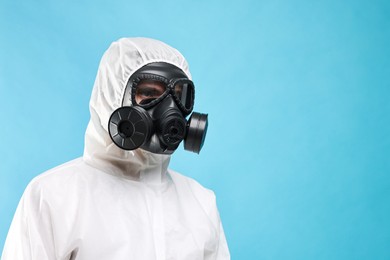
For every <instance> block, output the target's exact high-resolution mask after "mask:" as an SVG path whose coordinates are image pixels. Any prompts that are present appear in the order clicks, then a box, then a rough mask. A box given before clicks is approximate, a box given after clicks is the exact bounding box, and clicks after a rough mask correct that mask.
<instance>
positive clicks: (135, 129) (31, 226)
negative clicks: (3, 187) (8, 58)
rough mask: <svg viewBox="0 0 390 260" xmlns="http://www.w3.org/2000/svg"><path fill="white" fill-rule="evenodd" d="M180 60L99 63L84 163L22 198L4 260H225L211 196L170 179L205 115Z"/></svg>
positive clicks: (125, 58)
mask: <svg viewBox="0 0 390 260" xmlns="http://www.w3.org/2000/svg"><path fill="white" fill-rule="evenodd" d="M193 101H194V85H193V83H192V81H191V76H190V72H189V70H188V65H187V62H186V60H185V59H184V57H183V56H182V55H181V54H180V53H179V52H178V51H177V50H176V49H174V48H172V47H170V46H168V45H166V44H164V43H162V42H160V41H157V40H153V39H146V38H123V39H120V40H119V41H117V42H114V43H113V44H111V46H110V47H109V49H108V50H107V51H106V53H105V54H104V56H103V58H102V60H101V63H100V66H99V70H98V73H97V77H96V81H95V85H94V88H93V92H92V96H91V101H90V112H91V120H90V122H89V124H88V127H87V131H86V135H85V150H84V155H83V157H82V158H78V159H75V160H73V161H70V162H68V163H65V164H63V165H61V166H58V167H56V168H54V169H51V170H49V171H48V172H46V173H44V174H42V175H40V176H38V177H36V178H35V179H34V180H32V181H31V183H30V184H29V185H28V187H27V188H26V190H25V192H24V194H23V196H22V198H21V201H20V203H19V206H18V208H17V210H16V213H15V217H14V220H13V222H12V224H11V227H10V230H9V234H8V237H7V240H6V243H5V247H4V251H3V255H2V260H19V259H20V260H21V259H24V260H32V259H34V260H38V259H39V260H49V259H50V260H51V259H56V260H57V259H58V260H65V259H66V260H68V259H77V260H91V259H103V260H105V259H107V260H121V259H140V260H147V259H230V255H229V251H228V247H227V243H226V239H225V235H224V232H223V229H222V224H221V221H220V218H219V214H218V210H217V207H216V202H215V196H214V193H213V192H212V191H210V190H207V189H205V188H203V187H202V186H201V185H200V184H198V183H197V182H196V181H194V180H192V179H190V178H188V177H185V176H183V175H181V174H179V173H176V172H174V171H171V170H168V169H167V168H168V164H169V159H170V154H172V153H173V152H174V151H175V149H176V148H177V147H178V145H179V143H180V142H181V141H182V140H184V147H185V149H186V150H189V151H193V152H199V151H200V149H201V148H202V145H203V141H204V138H205V135H206V130H207V115H205V114H200V113H196V112H194V113H192V115H191V117H190V118H189V119H186V117H187V116H188V115H189V114H190V113H191V112H192V108H193Z"/></svg>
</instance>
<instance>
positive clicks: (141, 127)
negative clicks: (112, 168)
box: [108, 106, 152, 150]
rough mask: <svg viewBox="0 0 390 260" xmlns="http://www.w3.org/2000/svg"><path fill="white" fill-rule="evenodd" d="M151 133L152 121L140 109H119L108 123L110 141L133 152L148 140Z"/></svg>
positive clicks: (135, 107) (136, 107)
mask: <svg viewBox="0 0 390 260" xmlns="http://www.w3.org/2000/svg"><path fill="white" fill-rule="evenodd" d="M151 131H152V119H151V118H150V116H149V114H148V113H147V112H146V111H145V110H144V109H143V108H141V107H138V106H134V107H120V108H118V109H117V110H115V111H114V112H113V113H112V114H111V117H110V120H109V123H108V132H109V134H110V137H111V139H112V141H113V142H114V143H115V144H116V145H117V146H119V147H120V148H122V149H125V150H134V149H137V148H138V147H140V146H141V145H142V144H144V143H145V141H146V140H147V139H148V137H149V136H150V134H151Z"/></svg>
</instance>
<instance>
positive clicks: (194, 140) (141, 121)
mask: <svg viewBox="0 0 390 260" xmlns="http://www.w3.org/2000/svg"><path fill="white" fill-rule="evenodd" d="M194 97H195V88H194V84H193V82H192V81H191V80H189V79H188V78H187V76H186V75H185V73H184V72H183V71H182V70H180V69H179V68H178V67H176V66H174V65H171V64H168V63H163V62H157V63H150V64H148V65H146V66H144V67H142V68H141V69H139V70H138V71H136V72H135V73H134V74H133V75H132V76H131V77H130V79H129V81H128V83H127V86H126V90H125V96H124V99H123V102H122V107H120V108H118V109H117V110H115V111H114V112H113V113H112V115H111V117H110V120H109V126H108V130H109V134H110V137H111V139H112V140H113V142H114V143H115V144H116V145H117V146H119V147H120V148H122V149H125V150H134V149H137V148H142V149H144V150H147V151H150V152H153V153H159V154H172V153H173V152H174V151H175V150H176V149H177V147H178V146H179V144H180V143H181V141H183V140H184V149H185V150H187V151H192V152H196V153H199V152H200V150H201V148H202V146H203V143H204V140H205V137H206V133H207V125H208V120H207V114H200V113H196V112H194V113H192V115H191V116H190V118H189V120H188V121H187V120H186V116H188V115H189V114H190V113H191V112H192V109H193V105H194Z"/></svg>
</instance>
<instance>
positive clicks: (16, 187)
mask: <svg viewBox="0 0 390 260" xmlns="http://www.w3.org/2000/svg"><path fill="white" fill-rule="evenodd" d="M389 3H390V2H388V1H356V0H354V1H352V0H349V1H340V0H337V1H336V0H333V1H332V0H331V1H303V0H301V1H287V0H279V1H249V0H241V1H220V0H219V1H206V0H202V1H192V2H190V1H162V0H161V1H157V0H154V1H153V0H149V1H141V0H140V1H125V0H122V1H121V0H113V1H86V0H85V1H50V0H40V1H39V0H37V1H20V0H1V1H0V115H1V117H0V119H1V127H0V138H1V146H0V158H1V159H0V160H1V163H0V173H1V174H0V250H1V248H2V246H3V244H4V240H5V237H6V234H7V231H8V227H9V225H10V222H11V220H12V216H13V214H14V211H15V208H16V206H17V203H18V201H19V199H20V196H21V195H22V192H23V190H24V188H25V186H26V185H27V183H28V182H29V181H30V180H31V179H32V178H33V177H34V176H36V175H38V174H40V173H41V172H43V171H45V170H47V169H50V168H51V167H54V166H56V165H58V164H61V163H63V162H66V161H68V160H70V159H73V158H75V157H78V156H81V155H82V153H83V145H84V144H83V142H84V131H85V128H86V125H87V122H88V120H89V111H88V102H89V96H90V93H91V88H92V86H93V82H94V78H95V75H96V70H97V67H98V63H99V60H100V58H101V56H102V54H103V52H104V51H105V49H106V48H107V47H108V46H109V44H110V43H111V42H112V41H114V40H116V39H118V38H120V37H124V36H146V37H153V38H157V39H160V40H162V41H165V42H166V43H168V44H170V45H172V46H174V47H176V48H177V49H179V50H180V51H181V52H182V53H183V54H184V56H186V58H187V59H188V61H189V64H190V67H191V71H192V74H193V77H194V81H195V84H196V87H197V89H196V90H197V94H196V106H195V111H199V112H207V113H209V122H210V126H209V132H208V136H207V140H206V143H205V146H204V148H203V151H202V152H201V154H200V155H196V154H192V153H188V152H185V151H183V149H182V148H180V150H179V151H177V153H176V154H175V156H174V157H173V159H172V163H171V167H172V168H174V169H176V170H178V171H181V172H183V173H185V174H186V175H189V176H192V177H194V178H195V179H197V180H198V181H199V182H201V183H202V184H203V185H204V186H206V187H209V188H211V189H213V190H214V191H215V193H216V194H217V199H218V205H219V209H220V214H221V217H222V220H223V224H224V228H225V232H226V236H227V239H228V242H229V246H230V250H231V255H232V259H281V260H284V259H390V176H389V174H390V138H389V134H390V116H389V112H390V105H389V103H390V47H389V46H390V4H389Z"/></svg>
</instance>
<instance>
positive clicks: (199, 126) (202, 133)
mask: <svg viewBox="0 0 390 260" xmlns="http://www.w3.org/2000/svg"><path fill="white" fill-rule="evenodd" d="M207 126H208V120H207V114H201V113H196V112H194V113H192V115H191V117H190V119H189V120H188V123H187V127H188V129H187V137H186V138H185V139H184V149H185V150H187V151H191V152H194V153H199V152H200V150H201V149H202V146H203V143H204V140H205V138H206V133H207Z"/></svg>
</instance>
